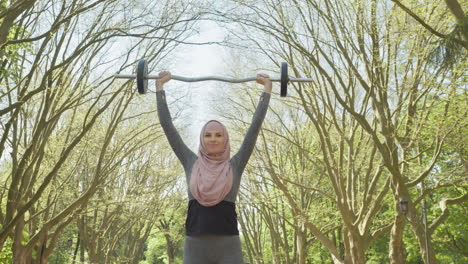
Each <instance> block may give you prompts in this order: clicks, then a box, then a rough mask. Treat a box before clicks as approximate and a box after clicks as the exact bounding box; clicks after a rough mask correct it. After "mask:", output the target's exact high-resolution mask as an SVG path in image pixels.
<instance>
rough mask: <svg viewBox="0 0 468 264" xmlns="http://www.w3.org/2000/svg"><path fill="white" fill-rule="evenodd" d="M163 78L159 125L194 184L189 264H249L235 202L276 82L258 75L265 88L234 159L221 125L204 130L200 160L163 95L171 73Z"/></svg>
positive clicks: (159, 89) (189, 216)
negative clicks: (245, 256)
mask: <svg viewBox="0 0 468 264" xmlns="http://www.w3.org/2000/svg"><path fill="white" fill-rule="evenodd" d="M159 76H160V77H161V79H158V81H157V82H156V98H157V104H158V116H159V121H160V123H161V126H162V127H163V129H164V132H165V134H166V136H167V139H168V140H169V144H170V145H171V147H172V149H173V151H174V152H175V154H176V156H177V158H178V159H179V160H180V162H181V163H182V165H183V167H184V170H185V175H186V180H187V185H188V186H187V189H188V190H187V193H188V198H189V204H188V211H187V219H186V222H185V228H186V237H185V244H184V264H239V263H243V261H242V250H241V244H240V239H239V230H238V229H237V214H236V210H235V201H236V197H237V194H238V191H239V185H240V181H241V176H242V172H243V171H244V169H245V166H246V165H247V161H248V160H249V158H250V155H251V154H252V151H253V149H254V146H255V142H256V140H257V136H258V133H259V131H260V127H261V124H262V122H263V119H264V118H265V115H266V112H267V109H268V103H269V101H270V96H271V89H272V82H271V80H270V79H269V76H268V75H265V74H258V75H257V83H259V84H263V85H264V88H265V89H264V92H263V93H262V95H261V97H260V102H259V104H258V106H257V109H256V111H255V114H254V117H253V120H252V123H251V125H250V128H249V130H248V131H247V134H246V136H245V138H244V141H243V143H242V145H241V147H240V149H239V151H238V152H237V153H236V154H235V155H234V156H233V157H232V158H230V145H229V135H228V132H227V130H226V128H225V127H224V125H223V124H221V123H220V122H218V121H216V120H211V121H208V122H207V123H206V124H205V126H203V128H202V131H201V133H200V146H199V150H198V155H196V154H195V153H193V152H192V151H191V150H190V149H189V148H188V147H187V146H186V145H185V144H184V142H183V141H182V139H181V137H180V135H179V133H178V132H177V130H176V128H175V127H174V125H173V123H172V120H171V115H170V113H169V108H168V106H167V103H166V96H165V91H164V90H163V86H164V84H165V83H167V82H168V81H169V80H170V79H171V73H170V72H161V73H159Z"/></svg>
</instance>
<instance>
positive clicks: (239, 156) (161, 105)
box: [156, 90, 271, 202]
mask: <svg viewBox="0 0 468 264" xmlns="http://www.w3.org/2000/svg"><path fill="white" fill-rule="evenodd" d="M270 97H271V95H270V94H269V93H266V92H263V93H262V95H261V96H260V101H259V103H258V105H257V109H256V110H255V113H254V116H253V119H252V123H251V124H250V127H249V129H248V131H247V134H246V135H245V137H244V140H243V142H242V145H241V147H240V149H239V151H238V152H237V153H236V154H235V155H234V156H233V157H232V158H231V160H230V162H231V166H232V174H233V184H232V188H231V191H230V192H229V193H228V195H227V196H226V198H224V200H225V201H228V202H235V200H236V197H237V194H238V192H239V186H240V182H241V177H242V173H243V172H244V169H245V166H246V165H247V162H248V160H249V158H250V155H251V154H252V152H253V149H254V147H255V142H256V141H257V137H258V133H259V132H260V127H261V125H262V123H263V120H264V119H265V115H266V112H267V110H268V104H269V102H270ZM156 99H157V100H156V101H157V105H158V116H159V122H160V123H161V126H162V127H163V129H164V133H165V134H166V137H167V139H168V141H169V144H170V145H171V147H172V150H173V151H174V153H175V154H176V156H177V158H178V159H179V160H180V162H181V163H182V166H183V167H184V170H185V177H186V180H187V193H188V198H189V200H193V199H194V197H193V195H192V193H191V192H190V187H189V186H190V176H191V175H192V167H193V164H194V163H195V161H196V160H197V159H198V157H197V155H196V154H195V153H194V152H193V151H191V150H190V149H189V148H188V147H187V146H186V145H185V143H184V142H183V140H182V138H181V137H180V135H179V133H178V132H177V129H176V128H175V127H174V124H173V123H172V118H171V114H170V112H169V108H168V106H167V102H166V93H165V91H164V90H161V91H157V92H156Z"/></svg>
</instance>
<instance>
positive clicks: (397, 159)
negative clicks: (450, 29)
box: [219, 1, 466, 263]
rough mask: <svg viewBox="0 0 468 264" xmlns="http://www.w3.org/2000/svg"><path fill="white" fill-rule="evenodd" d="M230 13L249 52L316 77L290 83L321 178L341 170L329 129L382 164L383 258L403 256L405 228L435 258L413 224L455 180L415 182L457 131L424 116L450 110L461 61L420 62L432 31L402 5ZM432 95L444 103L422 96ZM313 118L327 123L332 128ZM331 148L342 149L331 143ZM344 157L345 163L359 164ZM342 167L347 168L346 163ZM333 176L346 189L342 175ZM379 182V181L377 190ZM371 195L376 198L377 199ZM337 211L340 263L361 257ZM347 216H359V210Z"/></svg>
mask: <svg viewBox="0 0 468 264" xmlns="http://www.w3.org/2000/svg"><path fill="white" fill-rule="evenodd" d="M236 11H238V12H231V13H222V14H219V15H220V16H222V17H223V18H225V21H226V22H236V25H239V26H240V27H242V31H244V32H252V34H251V35H252V36H255V38H254V39H252V38H249V36H245V35H242V34H237V35H238V36H239V37H240V40H239V41H246V42H247V43H248V44H247V45H251V46H255V47H256V48H257V52H261V53H263V54H265V56H267V57H268V58H270V59H271V61H273V62H274V63H276V61H277V60H278V59H279V58H281V59H283V60H286V61H288V63H289V65H290V67H291V72H292V73H293V75H312V76H313V77H314V79H315V80H316V81H315V82H314V83H312V84H311V85H303V84H298V85H294V86H293V87H294V93H293V100H292V102H293V103H296V104H297V105H300V106H301V107H302V108H303V109H304V111H305V112H306V113H307V116H308V117H309V121H310V122H312V123H313V124H314V125H315V129H316V130H317V131H318V133H319V134H321V135H322V136H321V137H320V144H321V145H322V146H323V147H322V148H323V149H322V151H325V152H326V153H325V154H326V155H324V156H326V157H328V159H327V160H328V161H329V162H328V164H326V166H325V169H326V170H327V171H329V172H328V175H329V177H331V176H332V175H336V176H341V174H340V173H339V172H341V171H346V170H343V168H344V167H341V166H340V163H338V162H334V158H335V156H334V153H339V151H337V152H333V145H334V144H333V143H335V142H333V141H332V140H329V139H328V138H327V137H329V135H333V134H334V133H337V134H338V135H339V137H338V138H340V139H341V140H343V141H342V142H343V143H342V144H343V146H344V145H345V144H346V146H347V147H350V148H349V149H356V147H353V146H358V145H359V144H357V143H358V142H359V141H356V138H353V137H347V135H348V134H347V133H351V135H353V133H358V134H357V135H360V134H359V133H362V134H361V135H362V136H363V139H367V140H364V141H363V142H366V143H367V144H368V146H369V147H368V148H366V149H367V150H368V153H369V154H368V156H367V157H366V156H364V158H369V157H372V156H373V155H375V159H376V162H377V164H374V163H372V162H370V163H368V164H369V166H368V167H367V168H370V167H372V166H373V167H374V168H377V167H376V166H379V167H380V168H381V169H379V170H382V172H381V173H383V177H388V178H386V179H384V182H388V183H389V187H390V190H391V193H392V196H393V208H394V219H393V224H392V232H391V242H390V246H389V249H390V254H389V255H390V259H391V262H392V263H404V261H405V256H404V246H403V232H404V226H405V225H406V224H409V225H410V227H411V230H412V232H413V235H414V237H415V238H416V240H417V243H418V245H419V249H420V255H421V256H423V257H424V259H426V256H427V257H428V259H429V260H430V262H431V263H435V262H436V255H435V252H434V250H433V248H432V244H431V243H430V233H427V232H425V231H424V230H425V229H424V224H423V222H421V221H419V220H417V219H420V217H421V214H420V213H419V212H420V211H419V210H420V208H419V206H420V202H421V201H422V200H423V199H425V198H426V197H427V196H428V195H429V194H431V193H433V192H435V191H436V190H442V188H450V186H456V184H457V183H458V180H453V181H448V182H445V183H444V184H443V185H437V184H435V185H434V186H433V188H431V189H429V190H427V189H426V190H425V191H424V192H423V193H422V195H421V191H420V187H419V186H418V185H419V184H420V183H422V182H423V181H425V180H431V177H432V175H433V174H434V172H435V168H436V167H437V164H438V163H439V162H441V160H440V154H441V149H442V148H443V146H444V142H445V140H446V138H447V136H448V135H450V134H451V133H453V131H454V129H456V127H460V125H461V123H460V121H461V119H458V120H457V121H456V122H454V123H453V124H454V126H446V124H447V122H446V119H440V120H437V122H436V123H434V124H433V126H432V124H430V123H428V120H427V119H426V118H427V116H429V115H431V113H433V111H434V107H433V106H434V105H440V106H441V107H442V108H444V109H445V111H444V114H443V116H445V117H446V116H447V114H448V112H447V111H448V109H450V108H451V107H453V105H452V102H453V96H454V95H455V94H457V93H460V90H461V84H462V82H463V75H461V74H460V72H459V71H458V69H461V68H463V67H464V66H463V65H460V64H459V65H457V66H456V67H457V68H455V69H447V68H442V67H437V66H435V67H434V66H433V65H432V64H429V63H428V61H429V60H428V58H429V57H430V53H431V50H432V47H433V46H432V45H431V41H432V39H433V37H434V36H432V35H430V34H427V32H426V31H424V30H421V29H420V28H416V27H415V26H414V24H412V23H409V22H408V20H407V18H406V17H404V16H403V17H402V16H400V14H401V10H399V9H392V8H391V7H390V6H388V5H387V4H386V3H382V2H380V1H370V2H363V1H351V2H346V3H344V2H338V1H321V2H319V1H306V2H299V1H290V2H277V1H263V2H259V3H257V4H252V3H250V4H249V5H240V6H239V7H237V9H236ZM241 13H242V15H240V14H241ZM246 14H247V15H246ZM434 19H437V21H438V22H439V27H443V26H444V25H446V23H447V19H444V17H443V16H442V15H440V14H437V16H436V17H434ZM234 34H236V32H234ZM259 36H261V37H259ZM409 36H411V38H409ZM241 43H242V42H241ZM244 43H245V42H244ZM244 43H242V44H244ZM462 64H463V63H462ZM434 96H437V97H439V98H444V100H443V101H437V100H430V98H432V97H434ZM322 124H331V128H333V129H331V128H330V127H328V126H325V125H322ZM348 125H349V126H348ZM428 125H431V127H432V128H433V129H434V130H433V133H432V138H431V141H430V144H428V145H427V146H426V148H424V149H422V148H418V146H419V145H420V139H421V135H422V133H423V130H424V129H426V128H427V127H428ZM322 126H323V128H322ZM348 128H349V130H348ZM335 131H336V132H335ZM338 142H340V141H338ZM349 142H351V143H349ZM330 143H331V144H330ZM355 144H356V145H355ZM361 144H362V143H361ZM329 145H330V147H329V148H328V149H327V146H329ZM337 148H338V149H342V148H340V145H338V146H337ZM374 151H375V152H374ZM349 153H353V151H350V152H349ZM373 153H374V154H373ZM422 156H424V157H426V158H425V159H423V160H419V161H421V162H419V163H418V157H422ZM351 157H352V156H351ZM351 157H350V158H347V161H353V162H355V161H357V160H361V161H362V160H363V159H362V158H360V159H359V158H354V159H353V158H351ZM337 160H339V159H337ZM364 160H365V159H364ZM368 161H370V160H368ZM379 163H380V164H379ZM348 168H349V169H350V170H351V171H352V172H353V173H354V171H353V169H352V168H353V167H348ZM379 170H370V171H369V172H372V171H374V172H377V171H379ZM364 175H366V173H364ZM370 175H372V173H371V174H370ZM374 175H378V173H377V174H374ZM336 176H335V177H336ZM337 179H338V177H337ZM349 179H350V180H351V181H354V182H356V183H357V182H359V179H360V177H359V175H358V174H353V175H352V176H351V177H350V178H349ZM361 179H362V178H361ZM337 182H339V181H337ZM341 182H343V184H344V185H345V186H346V184H345V181H341ZM348 182H349V181H348ZM349 186H351V189H344V190H346V192H345V193H344V194H345V195H346V196H345V195H342V197H340V198H341V199H342V200H344V201H345V202H344V203H348V202H347V200H346V198H347V196H349V197H350V198H351V201H352V200H353V198H352V188H353V187H352V186H353V185H352V184H351V185H349ZM385 186H386V185H385V184H383V185H380V187H381V188H382V187H385ZM341 192H342V191H341ZM339 193H340V191H337V192H336V194H339ZM384 193H385V192H381V193H380V194H382V195H384ZM380 194H379V195H376V196H375V197H381V196H380ZM354 197H358V196H354ZM452 198H453V199H454V200H453V203H454V204H455V203H462V202H464V201H465V200H466V194H461V196H459V197H452ZM379 199H380V198H379ZM401 199H404V200H408V201H409V211H408V213H407V214H406V215H405V214H402V213H401V212H400V211H399V207H398V204H399V201H400V200H401ZM342 200H339V201H337V203H339V202H340V201H342ZM355 201H358V200H356V199H355ZM349 205H351V204H349ZM338 207H340V205H338ZM345 208H346V207H341V208H340V214H341V216H342V219H343V221H344V226H345V232H344V234H345V236H344V238H345V239H348V240H349V241H348V242H347V243H349V246H348V247H347V249H346V253H347V254H346V255H347V257H345V258H344V259H343V261H345V262H348V261H357V263H363V261H365V259H364V257H363V254H362V252H359V251H355V249H354V248H355V247H354V245H359V243H358V242H357V243H354V242H353V240H355V241H357V240H358V239H354V238H353V234H352V232H353V225H352V224H354V223H355V221H352V222H347V221H346V213H347V212H350V210H349V209H347V208H346V209H345ZM348 208H349V207H348ZM351 208H352V207H351ZM354 208H355V209H354V210H356V207H354ZM363 208H364V209H365V208H367V207H363ZM351 212H353V211H351ZM354 212H355V213H356V215H358V214H357V213H358V212H359V210H356V211H354ZM370 212H373V213H374V212H375V211H373V210H371V211H370ZM373 213H372V214H371V215H373ZM350 219H352V218H350ZM357 219H360V218H359V217H358V218H357ZM408 220H409V221H408ZM350 223H351V225H350ZM440 223H441V222H439V221H434V222H433V223H431V225H432V227H433V228H437V226H439V225H440ZM363 230H366V229H362V227H360V228H359V233H358V234H359V235H358V236H362V235H363V234H365V232H366V231H364V232H363ZM364 248H366V246H365V244H364ZM353 254H357V255H353ZM335 255H337V256H338V257H339V255H338V254H336V253H335ZM338 259H339V258H338Z"/></svg>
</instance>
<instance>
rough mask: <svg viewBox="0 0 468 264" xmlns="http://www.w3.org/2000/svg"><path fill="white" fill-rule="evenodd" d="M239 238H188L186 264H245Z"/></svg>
mask: <svg viewBox="0 0 468 264" xmlns="http://www.w3.org/2000/svg"><path fill="white" fill-rule="evenodd" d="M243 263H244V262H243V261H242V249H241V243H240V239H239V236H216V235H203V236H186V237H185V244H184V264H243Z"/></svg>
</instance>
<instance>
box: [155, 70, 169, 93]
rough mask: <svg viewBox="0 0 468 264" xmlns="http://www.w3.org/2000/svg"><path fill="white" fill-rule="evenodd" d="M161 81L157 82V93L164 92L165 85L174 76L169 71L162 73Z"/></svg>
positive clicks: (160, 74) (160, 75)
mask: <svg viewBox="0 0 468 264" xmlns="http://www.w3.org/2000/svg"><path fill="white" fill-rule="evenodd" d="M159 77H160V79H157V80H156V91H161V90H163V86H164V84H165V83H167V82H168V81H170V80H171V78H172V75H171V72H169V71H162V72H160V73H159Z"/></svg>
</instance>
